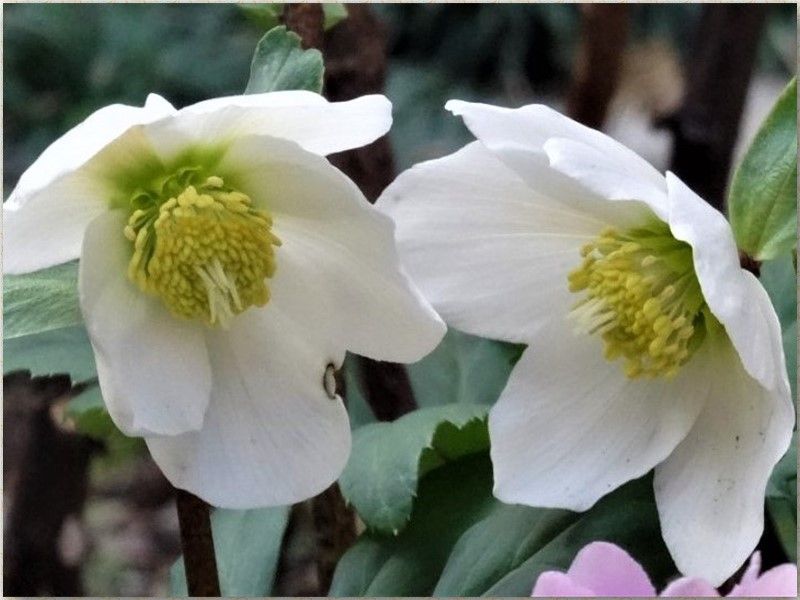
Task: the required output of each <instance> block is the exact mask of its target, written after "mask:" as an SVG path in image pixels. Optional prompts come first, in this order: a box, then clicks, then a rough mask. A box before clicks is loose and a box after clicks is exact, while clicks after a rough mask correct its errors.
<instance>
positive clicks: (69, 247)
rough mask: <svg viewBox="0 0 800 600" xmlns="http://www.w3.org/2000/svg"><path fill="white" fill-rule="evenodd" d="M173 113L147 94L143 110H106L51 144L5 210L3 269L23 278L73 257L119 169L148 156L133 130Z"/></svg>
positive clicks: (115, 107)
mask: <svg viewBox="0 0 800 600" xmlns="http://www.w3.org/2000/svg"><path fill="white" fill-rule="evenodd" d="M174 112H175V109H173V108H172V106H171V105H170V104H169V103H168V102H167V101H166V100H164V99H163V98H161V97H160V96H156V95H155V94H151V95H150V96H149V97H148V99H147V103H146V104H145V106H144V108H139V107H135V106H125V105H121V104H114V105H111V106H106V107H105V108H102V109H100V110H98V111H97V112H95V113H93V114H92V115H91V116H89V117H88V118H87V119H86V120H85V121H83V122H82V123H81V124H79V125H77V126H76V127H74V128H73V129H71V130H70V131H68V132H67V133H66V134H64V135H63V136H62V137H61V138H59V139H58V140H56V141H55V142H53V144H51V145H50V146H49V147H48V148H47V149H46V150H45V151H44V152H43V153H42V155H41V156H40V157H39V158H38V159H37V160H36V162H34V163H33V165H31V167H30V168H28V170H27V171H25V173H23V175H22V177H20V180H19V183H18V184H17V187H16V188H14V191H13V192H12V193H11V195H10V196H9V199H8V200H7V201H6V202H5V203H4V204H3V233H4V236H3V271H4V272H5V273H26V272H30V271H36V270H38V269H43V268H45V267H49V266H52V265H55V264H59V263H63V262H66V261H69V260H73V259H75V258H77V257H78V255H79V254H80V248H81V242H82V240H83V233H84V231H85V229H86V226H87V225H88V224H89V222H91V221H92V219H94V218H95V217H97V216H98V215H100V214H101V213H102V212H103V211H105V210H106V209H107V207H108V203H109V201H110V200H111V198H112V197H113V194H114V186H113V179H112V176H113V174H114V173H115V171H116V169H117V168H118V167H120V166H124V167H129V166H130V165H131V164H136V163H137V162H138V161H139V159H140V157H141V156H142V155H143V153H144V154H147V155H149V154H150V152H149V148H147V147H146V145H145V146H143V145H142V140H141V134H139V135H138V136H137V135H136V132H134V131H132V130H133V129H134V128H135V126H136V125H137V124H141V123H146V122H149V121H153V120H156V119H158V118H161V117H163V116H167V115H169V114H171V113H174ZM126 134H127V135H126ZM112 146H113V148H112Z"/></svg>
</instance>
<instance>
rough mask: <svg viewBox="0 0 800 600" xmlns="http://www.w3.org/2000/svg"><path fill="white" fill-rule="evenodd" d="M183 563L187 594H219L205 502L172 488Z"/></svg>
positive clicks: (209, 516) (215, 557)
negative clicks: (179, 530) (176, 510)
mask: <svg viewBox="0 0 800 600" xmlns="http://www.w3.org/2000/svg"><path fill="white" fill-rule="evenodd" d="M175 503H176V506H177V509H178V522H179V524H180V529H181V546H182V549H183V562H184V566H185V568H186V587H187V590H188V592H189V596H219V595H220V588H219V575H218V573H217V556H216V552H215V550H214V538H213V535H212V533H211V513H210V511H209V507H208V504H206V503H205V502H203V501H202V500H201V499H200V498H198V497H197V496H195V495H194V494H192V493H190V492H187V491H186V490H181V489H177V488H176V489H175Z"/></svg>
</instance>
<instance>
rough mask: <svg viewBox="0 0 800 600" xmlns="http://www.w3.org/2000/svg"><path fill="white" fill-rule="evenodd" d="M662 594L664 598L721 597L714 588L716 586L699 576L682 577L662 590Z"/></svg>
mask: <svg viewBox="0 0 800 600" xmlns="http://www.w3.org/2000/svg"><path fill="white" fill-rule="evenodd" d="M661 596H662V597H664V598H676V597H699V598H715V597H719V594H718V593H717V590H715V589H714V586H712V585H711V584H710V583H708V582H707V581H706V580H705V579H700V578H698V577H681V578H680V579H676V580H675V581H673V582H672V583H670V584H669V585H668V586H667V587H666V588H664V591H663V592H661Z"/></svg>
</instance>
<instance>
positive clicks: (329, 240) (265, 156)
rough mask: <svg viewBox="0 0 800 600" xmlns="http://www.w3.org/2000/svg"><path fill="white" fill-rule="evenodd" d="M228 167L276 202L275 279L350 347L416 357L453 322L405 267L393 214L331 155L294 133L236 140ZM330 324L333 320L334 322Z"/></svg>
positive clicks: (255, 193)
mask: <svg viewBox="0 0 800 600" xmlns="http://www.w3.org/2000/svg"><path fill="white" fill-rule="evenodd" d="M219 168H220V170H221V171H222V172H224V173H225V174H224V175H223V177H225V178H226V181H227V180H230V181H233V182H235V184H234V185H235V186H236V187H237V188H238V189H240V190H242V191H243V192H245V193H247V194H248V195H250V196H251V197H252V198H253V199H254V200H255V201H256V202H259V203H261V204H262V205H264V206H265V207H267V208H268V210H269V211H270V213H271V214H272V216H273V218H274V232H275V234H276V235H277V236H278V237H279V238H280V239H281V241H282V242H283V244H282V245H281V246H280V248H278V250H277V259H276V260H277V273H276V276H275V279H274V281H273V283H272V284H271V285H272V286H284V285H286V286H288V287H291V289H292V290H293V291H294V292H293V293H294V296H295V297H296V298H295V300H294V302H296V303H303V304H313V305H314V306H315V307H316V313H315V314H316V316H315V318H316V319H317V320H318V321H319V322H320V325H319V326H320V327H322V326H323V323H332V324H333V327H334V329H333V330H332V335H334V336H335V339H336V340H337V341H338V342H339V343H341V344H342V347H343V348H346V349H347V350H350V351H351V352H355V353H358V354H361V355H364V356H369V357H372V358H376V359H379V360H392V361H397V362H413V361H416V360H418V359H420V358H422V357H423V356H424V355H425V354H427V353H428V352H430V351H431V350H433V348H435V347H436V345H437V344H438V343H439V341H440V340H441V338H442V336H443V335H444V331H445V325H444V323H443V322H442V321H441V319H439V317H438V315H436V313H435V312H434V311H433V309H432V308H431V307H430V305H429V304H428V303H427V301H425V299H424V298H423V297H422V296H421V295H420V293H419V292H418V291H417V289H416V288H415V287H414V285H413V284H411V282H410V281H409V280H408V278H407V277H406V276H405V274H404V273H403V272H402V270H401V269H400V265H399V259H398V257H397V251H396V249H395V245H394V239H393V224H392V222H391V220H390V219H389V218H388V217H386V215H384V214H382V213H380V212H379V211H378V210H376V209H375V208H374V207H373V206H371V205H370V204H369V203H368V202H367V201H366V199H365V198H364V196H363V194H362V193H361V192H360V191H359V190H358V188H357V187H356V186H355V185H354V184H353V182H352V181H350V180H349V179H348V178H347V177H345V176H344V175H343V174H342V173H341V171H339V170H338V169H336V168H334V167H333V166H331V164H330V163H329V162H328V161H327V160H326V159H324V158H322V157H320V156H317V155H315V154H311V153H309V152H306V151H304V150H302V149H301V148H300V147H299V146H297V145H296V144H294V143H292V142H288V141H285V140H280V139H277V138H269V137H260V136H250V137H247V138H241V139H239V140H237V141H236V142H234V144H233V145H232V146H231V148H230V149H229V151H228V152H227V154H226V156H225V158H224V159H223V162H222V163H220V167H219ZM326 326H327V325H326Z"/></svg>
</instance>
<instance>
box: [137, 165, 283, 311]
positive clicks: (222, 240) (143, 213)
mask: <svg viewBox="0 0 800 600" xmlns="http://www.w3.org/2000/svg"><path fill="white" fill-rule="evenodd" d="M196 175H197V174H196V170H194V169H184V170H181V171H179V172H178V173H176V174H175V175H173V176H172V177H170V178H167V179H166V180H165V181H164V182H163V183H162V185H161V192H162V193H161V195H160V196H159V194H155V193H151V194H149V195H148V193H147V192H137V194H136V195H135V200H136V205H137V206H142V207H143V208H138V209H136V210H135V211H134V212H133V213H132V214H131V216H130V218H129V219H128V224H127V225H126V227H125V229H124V232H123V233H124V235H125V237H126V238H127V239H128V240H130V241H131V242H133V256H132V257H131V260H130V264H129V266H128V277H129V278H130V279H131V281H133V282H134V283H136V284H137V285H138V286H139V288H140V289H142V290H143V291H145V292H147V293H149V294H153V295H156V296H159V297H160V298H161V299H162V300H163V302H164V304H165V305H166V306H167V307H168V308H169V309H170V311H171V312H172V313H173V314H175V315H178V316H181V317H186V318H198V319H200V320H202V321H204V322H205V323H206V324H208V325H209V326H213V325H216V324H220V325H221V326H223V327H227V325H228V323H229V322H230V320H231V319H232V318H233V317H234V316H235V315H237V314H239V313H241V312H243V311H244V310H246V309H247V308H249V307H250V306H263V305H265V304H266V303H267V302H268V301H269V296H270V294H269V288H268V287H267V284H266V279H268V278H270V277H272V275H273V274H274V272H275V247H276V246H280V243H281V242H280V240H279V239H278V238H277V237H276V236H275V235H274V234H273V233H272V232H271V230H270V228H271V226H272V219H271V218H270V216H269V214H268V213H266V212H265V211H263V210H257V209H255V208H253V206H252V201H251V200H250V198H249V197H248V196H246V195H245V194H242V193H241V192H238V191H236V190H233V189H230V188H226V186H225V182H224V181H223V180H222V178H221V177H218V176H211V177H207V178H206V179H205V180H203V181H202V183H200V184H197V185H195V184H192V183H191V182H192V181H193V180H194V179H197V176H196ZM165 192H169V193H173V192H174V195H170V196H167V195H166V194H165ZM132 202H133V199H132Z"/></svg>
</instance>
